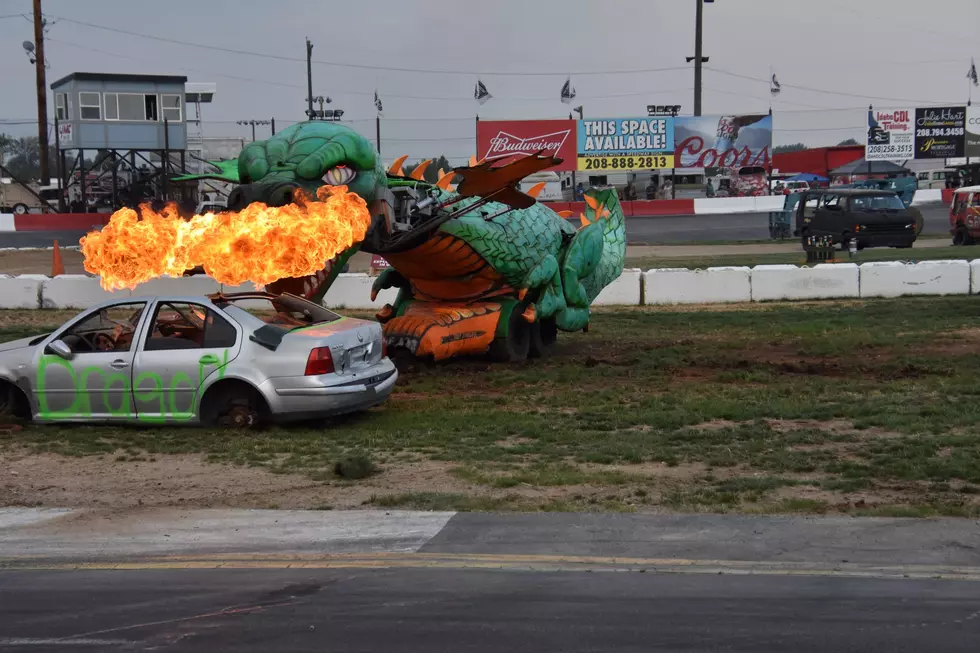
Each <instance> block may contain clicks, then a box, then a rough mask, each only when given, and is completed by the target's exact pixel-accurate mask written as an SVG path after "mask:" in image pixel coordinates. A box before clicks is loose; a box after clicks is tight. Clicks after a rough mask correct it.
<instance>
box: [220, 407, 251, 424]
mask: <svg viewBox="0 0 980 653" xmlns="http://www.w3.org/2000/svg"><path fill="white" fill-rule="evenodd" d="M258 418H259V416H258V414H257V413H256V412H255V411H254V410H252V409H251V408H249V407H248V406H235V407H234V408H232V409H231V410H230V411H228V413H227V414H226V415H225V419H224V422H225V424H226V425H227V426H235V427H238V428H250V427H252V426H255V425H256V424H257V423H258V421H259V420H258Z"/></svg>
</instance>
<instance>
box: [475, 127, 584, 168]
mask: <svg viewBox="0 0 980 653" xmlns="http://www.w3.org/2000/svg"><path fill="white" fill-rule="evenodd" d="M476 134H477V158H478V159H486V160H487V161H493V162H495V164H497V165H502V164H504V163H510V162H511V161H513V160H515V159H518V158H520V157H523V156H531V155H534V154H537V153H539V152H540V153H541V154H542V155H544V156H554V157H556V158H558V159H561V160H562V162H561V163H560V164H559V165H557V166H554V167H552V168H548V169H549V170H574V169H575V163H576V161H575V121H574V120H481V121H480V122H479V123H477V129H476Z"/></svg>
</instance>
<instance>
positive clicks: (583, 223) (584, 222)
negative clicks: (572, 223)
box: [578, 213, 592, 227]
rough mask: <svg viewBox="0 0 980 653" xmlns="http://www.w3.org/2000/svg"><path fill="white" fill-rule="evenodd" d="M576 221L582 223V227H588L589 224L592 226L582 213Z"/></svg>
mask: <svg viewBox="0 0 980 653" xmlns="http://www.w3.org/2000/svg"><path fill="white" fill-rule="evenodd" d="M578 219H579V221H580V222H581V223H582V226H583V227H588V226H589V225H590V224H592V223H591V222H589V219H588V218H587V217H585V214H584V213H580V214H579V216H578Z"/></svg>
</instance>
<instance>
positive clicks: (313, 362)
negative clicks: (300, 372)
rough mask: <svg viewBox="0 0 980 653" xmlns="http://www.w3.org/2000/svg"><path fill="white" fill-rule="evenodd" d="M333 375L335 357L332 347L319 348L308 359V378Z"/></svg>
mask: <svg viewBox="0 0 980 653" xmlns="http://www.w3.org/2000/svg"><path fill="white" fill-rule="evenodd" d="M331 373H333V356H331V355H330V347H317V348H316V349H314V350H312V351H311V352H310V357H309V358H307V359H306V376H316V375H318V374H331Z"/></svg>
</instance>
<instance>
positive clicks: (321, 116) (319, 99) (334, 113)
mask: <svg viewBox="0 0 980 653" xmlns="http://www.w3.org/2000/svg"><path fill="white" fill-rule="evenodd" d="M306 99H307V101H308V102H309V103H310V106H313V103H314V102H316V103H317V104H319V105H320V108H319V109H307V110H306V115H307V117H308V118H309V119H310V120H340V117H341V116H343V115H344V110H343V109H324V108H323V105H324V104H330V103H331V102H333V100H332V99H331V98H330V96H329V95H317V96H316V97H310V98H306Z"/></svg>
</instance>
